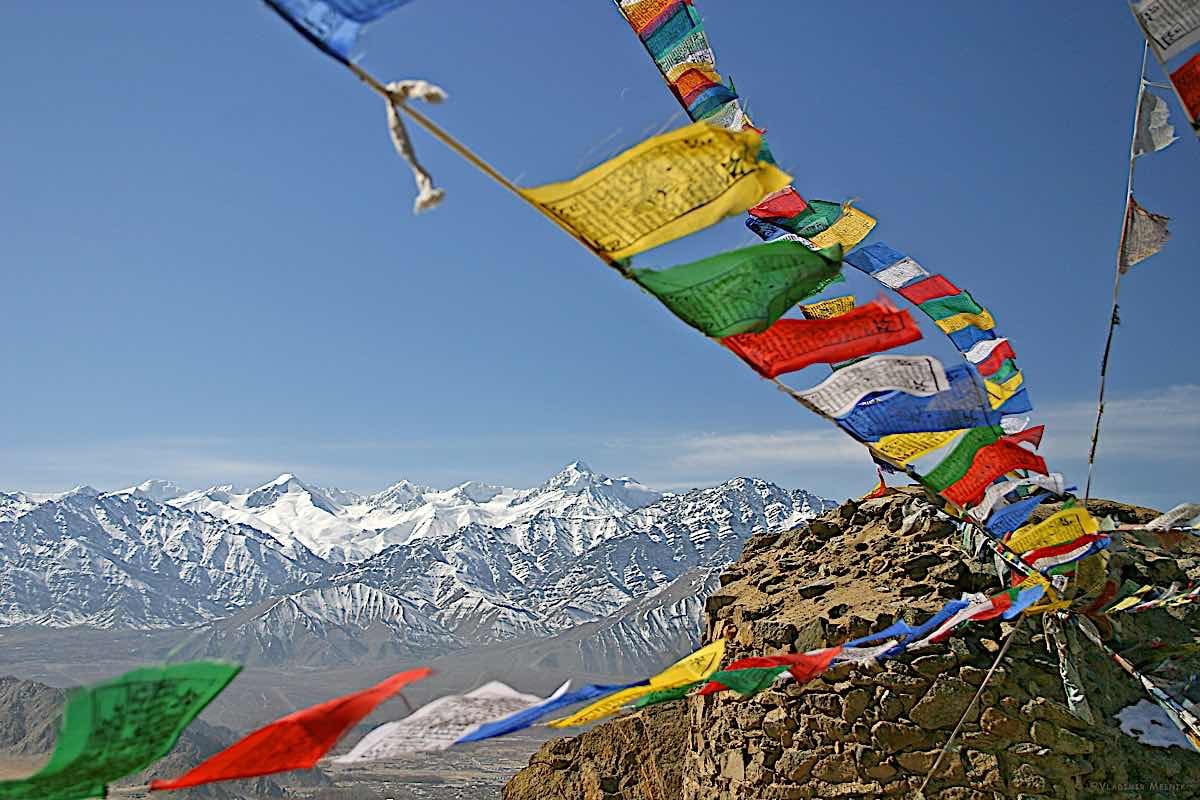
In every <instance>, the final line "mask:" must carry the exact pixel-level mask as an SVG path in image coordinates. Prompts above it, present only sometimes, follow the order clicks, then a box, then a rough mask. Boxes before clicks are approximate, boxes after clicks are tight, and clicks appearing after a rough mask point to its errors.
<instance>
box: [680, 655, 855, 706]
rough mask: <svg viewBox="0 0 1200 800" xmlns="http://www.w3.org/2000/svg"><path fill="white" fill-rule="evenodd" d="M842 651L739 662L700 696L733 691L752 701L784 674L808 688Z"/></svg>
mask: <svg viewBox="0 0 1200 800" xmlns="http://www.w3.org/2000/svg"><path fill="white" fill-rule="evenodd" d="M841 651H842V648H841V647H827V648H825V649H823V650H814V651H812V652H809V653H786V654H782V655H776V656H753V657H750V658H742V659H738V660H737V661H734V662H732V663H730V664H729V665H728V666H727V667H725V669H723V670H721V671H719V672H716V673H714V674H713V676H712V677H711V678H710V679H709V681H708V683H707V684H705V686H704V688H702V689H701V690H700V691H699V692H697V694H698V695H700V696H705V695H710V694H713V693H715V692H719V691H722V690H725V689H732V690H733V691H735V692H737V693H738V694H740V695H741V696H742V697H751V696H753V695H755V694H758V693H759V692H761V691H762V690H763V689H766V688H767V687H769V686H770V685H771V684H772V683H774V682H775V679H776V678H777V677H779V675H780V674H781V673H784V672H787V673H789V674H790V675H791V676H792V678H793V679H795V681H796V682H797V683H800V684H805V683H808V682H809V681H811V680H812V679H813V678H816V677H817V676H818V675H820V674H822V673H823V672H825V670H827V669H829V665H830V664H831V663H833V659H834V658H835V657H837V655H838V654H839V653H840V652H841Z"/></svg>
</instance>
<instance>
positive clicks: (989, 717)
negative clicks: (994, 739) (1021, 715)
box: [979, 708, 1027, 741]
mask: <svg viewBox="0 0 1200 800" xmlns="http://www.w3.org/2000/svg"><path fill="white" fill-rule="evenodd" d="M979 727H980V728H981V729H983V731H984V732H986V733H990V734H994V735H995V736H999V737H1002V738H1004V739H1010V740H1013V741H1015V740H1017V739H1020V738H1022V737H1023V736H1025V732H1026V730H1027V729H1026V726H1025V723H1023V722H1019V721H1017V720H1015V719H1013V718H1012V717H1009V716H1006V715H1005V714H1002V713H1000V711H998V710H997V709H995V708H985V709H984V710H983V713H982V714H981V715H980V717H979Z"/></svg>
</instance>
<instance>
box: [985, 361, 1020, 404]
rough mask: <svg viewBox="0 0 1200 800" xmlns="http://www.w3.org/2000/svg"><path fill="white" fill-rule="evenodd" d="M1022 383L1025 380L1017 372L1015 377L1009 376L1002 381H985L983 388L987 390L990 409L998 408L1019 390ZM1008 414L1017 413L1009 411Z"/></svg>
mask: <svg viewBox="0 0 1200 800" xmlns="http://www.w3.org/2000/svg"><path fill="white" fill-rule="evenodd" d="M997 375H999V371H997ZM1024 383H1025V378H1024V377H1023V376H1022V375H1021V373H1020V372H1018V373H1016V374H1015V375H1009V376H1008V377H1006V378H1005V379H1004V380H1002V381H998V380H985V381H984V382H983V386H984V388H985V389H986V390H987V394H988V402H989V403H990V404H991V406H992V408H1000V407H1001V406H1003V405H1004V404H1005V403H1007V402H1008V401H1009V399H1011V398H1012V397H1013V396H1014V395H1015V394H1016V393H1017V392H1018V391H1019V390H1020V388H1021V386H1022V385H1023V384H1024ZM1008 413H1010V414H1015V413H1018V412H1016V411H1010V412H1008Z"/></svg>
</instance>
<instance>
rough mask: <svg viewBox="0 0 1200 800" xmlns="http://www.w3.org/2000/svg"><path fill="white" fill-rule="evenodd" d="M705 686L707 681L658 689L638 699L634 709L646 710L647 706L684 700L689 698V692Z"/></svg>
mask: <svg viewBox="0 0 1200 800" xmlns="http://www.w3.org/2000/svg"><path fill="white" fill-rule="evenodd" d="M704 684H705V681H696V682H694V683H688V684H684V685H683V686H676V687H675V688H674V689H656V690H655V691H653V692H651V693H650V694H648V695H645V696H643V697H640V698H638V701H637V702H636V703H634V704H633V707H634V708H645V707H646V706H656V705H658V704H659V703H669V702H671V701H672V700H682V699H683V698H684V697H686V696H687V694H688V692H691V691H693V690H694V689H698V688H700V687H701V686H703V685H704Z"/></svg>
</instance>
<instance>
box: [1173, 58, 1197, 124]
mask: <svg viewBox="0 0 1200 800" xmlns="http://www.w3.org/2000/svg"><path fill="white" fill-rule="evenodd" d="M1171 83H1173V84H1175V91H1177V92H1179V96H1180V98H1182V99H1183V104H1184V105H1185V106H1187V110H1188V113H1189V114H1191V115H1192V119H1194V120H1195V119H1200V53H1197V54H1196V55H1194V56H1192V57H1191V58H1190V59H1189V60H1188V62H1187V63H1186V64H1184V65H1183V66H1182V67H1180V68H1179V69H1177V70H1175V71H1174V72H1172V73H1171Z"/></svg>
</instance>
